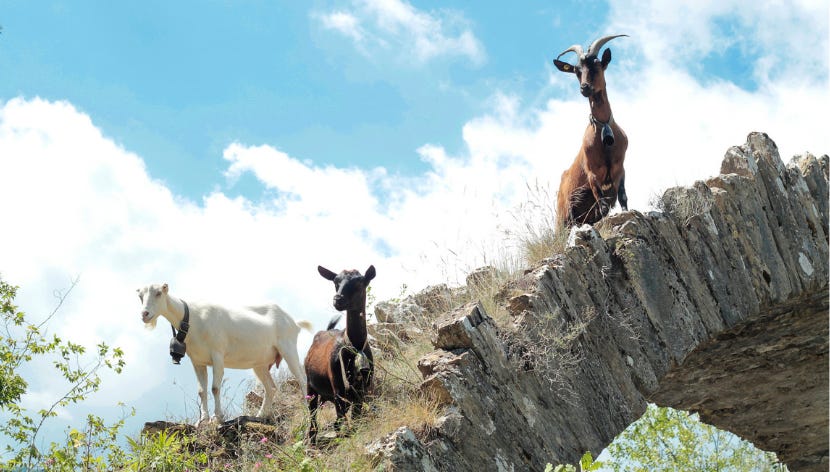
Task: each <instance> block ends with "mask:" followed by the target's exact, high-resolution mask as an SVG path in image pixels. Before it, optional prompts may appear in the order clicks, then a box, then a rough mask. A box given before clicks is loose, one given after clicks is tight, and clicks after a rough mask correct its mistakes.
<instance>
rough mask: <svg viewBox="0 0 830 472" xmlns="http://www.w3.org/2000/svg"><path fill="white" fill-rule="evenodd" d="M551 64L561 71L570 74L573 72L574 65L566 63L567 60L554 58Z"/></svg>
mask: <svg viewBox="0 0 830 472" xmlns="http://www.w3.org/2000/svg"><path fill="white" fill-rule="evenodd" d="M553 65H555V66H556V68H557V69H559V70H561V71H562V72H570V73H572V74H573V73H574V66H572V65H570V64H568V63H567V62H564V61H560V60H559V59H554V60H553Z"/></svg>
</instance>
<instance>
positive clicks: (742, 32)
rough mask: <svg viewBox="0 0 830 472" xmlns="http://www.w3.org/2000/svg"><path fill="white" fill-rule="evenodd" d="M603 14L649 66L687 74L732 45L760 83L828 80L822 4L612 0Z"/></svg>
mask: <svg viewBox="0 0 830 472" xmlns="http://www.w3.org/2000/svg"><path fill="white" fill-rule="evenodd" d="M610 11H611V13H610V15H609V20H610V22H609V23H610V24H609V25H608V27H607V31H609V32H623V33H628V34H630V35H631V37H632V39H633V40H634V41H636V47H637V48H638V49H639V50H640V51H642V53H643V55H644V56H645V60H646V61H647V62H648V63H652V62H653V63H665V64H668V65H670V66H671V67H673V68H680V69H681V70H688V69H690V68H694V67H699V65H698V63H700V62H701V61H702V59H703V58H704V57H706V56H718V55H720V54H722V53H723V52H724V51H725V50H726V49H727V48H736V49H737V50H738V51H740V52H741V53H743V54H744V55H746V56H749V57H752V58H754V60H753V68H752V71H751V72H752V74H753V78H754V79H755V80H757V81H758V82H760V83H762V84H765V83H768V82H769V81H770V80H775V79H781V78H783V77H788V78H789V80H790V81H795V82H811V83H816V82H818V81H821V82H826V81H827V74H828V70H827V57H828V42H827V31H828V21H829V20H830V18H829V17H830V15H828V7H827V2H822V1H814V0H801V1H795V2H780V1H777V0H765V1H758V2H754V3H753V4H752V6H751V7H748V6H747V4H746V2H744V1H741V0H703V1H696V2H672V1H665V0H649V1H647V2H641V1H636V0H612V1H611V2H610ZM623 47H625V46H623ZM793 70H796V71H799V72H800V74H793ZM715 75H717V74H715Z"/></svg>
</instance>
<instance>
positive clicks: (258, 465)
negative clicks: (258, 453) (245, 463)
mask: <svg viewBox="0 0 830 472" xmlns="http://www.w3.org/2000/svg"><path fill="white" fill-rule="evenodd" d="M260 467H262V462H257V463H256V464H254V470H257V469H259V468H260Z"/></svg>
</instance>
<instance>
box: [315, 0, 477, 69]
mask: <svg viewBox="0 0 830 472" xmlns="http://www.w3.org/2000/svg"><path fill="white" fill-rule="evenodd" d="M313 17H315V18H317V19H318V20H319V21H320V23H321V24H322V25H323V27H324V28H326V29H330V30H334V31H338V32H339V33H341V34H343V35H345V36H346V37H348V38H350V39H351V40H352V41H354V43H355V46H356V47H357V48H358V50H359V51H361V52H362V53H363V54H365V55H367V56H369V55H372V54H374V53H375V52H377V51H384V52H387V53H393V54H395V55H396V57H397V58H398V59H397V61H399V62H400V63H413V62H414V63H416V64H424V63H426V62H429V61H431V60H433V59H436V58H439V57H463V58H466V59H468V60H469V61H470V62H472V63H473V64H474V65H481V64H483V63H484V61H485V60H486V53H485V51H484V46H483V45H482V43H481V41H479V39H478V38H477V37H476V36H475V34H473V32H472V31H471V30H470V28H469V25H468V22H467V21H466V20H465V19H464V18H463V17H462V16H461V15H460V14H458V13H454V12H450V11H432V12H429V13H427V12H423V11H421V10H418V9H417V8H415V7H413V6H412V5H411V4H409V3H407V2H405V1H402V0H362V1H354V2H352V11H348V12H346V11H333V12H330V13H317V14H315V15H313Z"/></svg>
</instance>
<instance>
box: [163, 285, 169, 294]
mask: <svg viewBox="0 0 830 472" xmlns="http://www.w3.org/2000/svg"><path fill="white" fill-rule="evenodd" d="M167 290H168V287H167V284H164V285H162V286H161V291H162V292H164V293H167Z"/></svg>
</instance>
